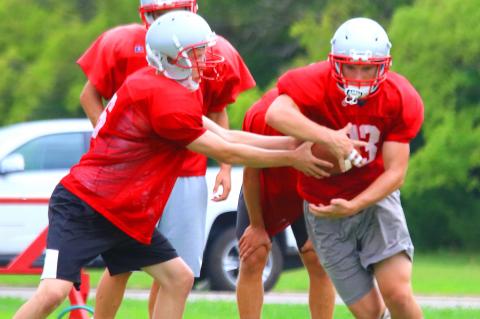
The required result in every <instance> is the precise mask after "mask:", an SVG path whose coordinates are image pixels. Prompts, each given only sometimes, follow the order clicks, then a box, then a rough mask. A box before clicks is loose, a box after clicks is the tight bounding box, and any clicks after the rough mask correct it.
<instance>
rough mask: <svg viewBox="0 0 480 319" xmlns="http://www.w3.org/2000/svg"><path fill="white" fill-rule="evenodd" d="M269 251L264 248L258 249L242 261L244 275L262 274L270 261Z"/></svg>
mask: <svg viewBox="0 0 480 319" xmlns="http://www.w3.org/2000/svg"><path fill="white" fill-rule="evenodd" d="M268 252H269V251H268V250H267V249H266V248H264V247H260V248H258V249H256V250H255V251H254V252H253V253H252V254H251V255H250V256H248V257H247V258H245V259H243V260H242V264H241V266H240V267H241V269H242V272H244V273H250V274H254V273H259V272H260V273H261V272H262V271H263V268H265V264H266V263H267V259H268Z"/></svg>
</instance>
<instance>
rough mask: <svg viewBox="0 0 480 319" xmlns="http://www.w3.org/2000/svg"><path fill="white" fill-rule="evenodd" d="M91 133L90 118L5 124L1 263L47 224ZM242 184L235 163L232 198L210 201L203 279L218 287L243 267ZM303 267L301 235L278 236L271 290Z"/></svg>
mask: <svg viewBox="0 0 480 319" xmlns="http://www.w3.org/2000/svg"><path fill="white" fill-rule="evenodd" d="M91 132H92V126H91V124H90V122H89V121H88V120H87V119H70V120H47V121H35V122H27V123H20V124H15V125H10V126H6V127H3V128H0V265H5V264H7V263H8V262H9V261H10V260H11V259H12V258H13V257H14V256H16V255H17V254H19V253H20V252H22V251H23V250H24V249H25V248H26V247H27V246H28V245H29V244H30V242H32V240H34V239H35V238H36V236H37V235H38V234H39V233H40V232H41V231H42V230H43V229H45V227H47V224H48V218H47V210H48V207H47V201H46V200H47V199H48V198H49V197H50V194H51V192H52V191H53V189H54V187H55V185H56V184H57V183H58V181H59V180H60V179H61V178H62V177H63V176H64V175H66V174H67V172H68V169H69V168H70V167H71V166H72V165H73V164H75V163H76V162H78V160H79V159H80V157H81V155H82V154H83V153H85V152H86V151H87V150H88V147H89V143H90V135H91ZM217 172H218V169H217V168H216V167H213V166H209V167H208V169H207V175H206V178H207V184H208V189H209V191H210V192H211V190H212V189H213V185H214V181H215V177H216V174H217ZM241 183H242V169H241V168H240V167H234V168H233V169H232V190H231V193H230V196H229V197H228V199H227V200H226V201H223V202H213V201H209V204H208V209H207V222H206V227H207V229H206V234H207V236H208V240H207V245H206V249H205V252H204V261H203V267H202V273H201V280H202V279H205V281H203V282H206V283H207V287H210V288H211V289H214V290H234V289H235V282H236V278H237V275H238V267H239V259H238V248H237V240H236V238H235V220H236V210H237V201H238V195H239V192H240V187H241ZM20 199H25V200H20ZM29 199H30V201H29ZM32 199H35V200H34V201H31V200H32ZM42 199H43V201H42ZM41 262H42V260H41V259H40V260H39V261H38V263H41ZM97 265H98V263H97ZM298 265H299V259H298V257H297V249H296V244H295V239H294V237H293V234H292V232H291V230H290V228H288V229H287V231H286V232H283V233H281V234H279V235H278V236H276V238H275V240H274V245H273V249H272V253H271V256H270V259H269V261H268V264H267V267H266V268H265V271H264V284H265V289H266V290H269V289H271V288H272V287H273V285H274V284H275V283H276V281H277V279H278V277H279V275H280V273H281V271H282V270H283V268H284V267H285V266H289V267H295V266H298Z"/></svg>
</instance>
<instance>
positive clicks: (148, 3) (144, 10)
mask: <svg viewBox="0 0 480 319" xmlns="http://www.w3.org/2000/svg"><path fill="white" fill-rule="evenodd" d="M175 9H185V10H188V11H192V12H195V13H196V12H197V9H198V6H197V0H140V7H139V8H138V12H139V13H140V17H141V18H142V21H143V23H144V24H145V25H146V26H147V27H148V26H150V25H151V24H152V23H153V21H155V15H154V12H156V11H163V10H175Z"/></svg>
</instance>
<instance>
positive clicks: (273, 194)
mask: <svg viewBox="0 0 480 319" xmlns="http://www.w3.org/2000/svg"><path fill="white" fill-rule="evenodd" d="M277 96H278V91H277V89H272V90H270V91H268V92H267V93H266V94H265V95H264V96H263V97H262V98H261V99H260V100H259V101H258V102H256V103H255V104H254V105H253V106H252V107H251V108H250V109H249V110H248V111H247V113H246V114H245V119H244V121H243V130H244V131H248V132H253V133H257V134H262V135H270V136H278V135H282V134H281V133H279V132H278V131H276V130H275V129H274V128H272V127H271V126H268V125H267V124H266V122H265V114H266V113H267V110H268V108H269V107H270V104H272V102H273V101H274V100H275V98H276V97H277ZM296 183H297V171H296V170H295V169H293V168H290V167H280V168H264V169H262V170H261V171H260V191H261V193H260V200H261V207H262V214H263V220H264V223H265V229H266V230H267V232H268V234H269V235H270V236H274V235H275V234H277V233H279V232H280V231H282V230H283V229H285V228H286V227H287V226H289V225H290V224H291V223H292V222H294V221H295V220H297V219H298V218H299V217H301V216H302V209H303V208H302V203H303V200H302V198H301V197H300V196H299V195H298V193H297V190H296Z"/></svg>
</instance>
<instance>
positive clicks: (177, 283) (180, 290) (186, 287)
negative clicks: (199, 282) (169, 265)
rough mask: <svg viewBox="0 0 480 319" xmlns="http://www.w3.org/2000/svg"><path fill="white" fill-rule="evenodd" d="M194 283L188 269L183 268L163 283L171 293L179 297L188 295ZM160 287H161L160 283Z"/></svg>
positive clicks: (191, 273) (190, 271)
mask: <svg viewBox="0 0 480 319" xmlns="http://www.w3.org/2000/svg"><path fill="white" fill-rule="evenodd" d="M193 283H194V276H193V272H192V270H191V269H190V268H188V267H184V269H181V270H180V271H178V272H177V273H176V274H175V277H174V278H171V279H170V280H168V281H167V283H165V285H166V288H168V289H169V291H171V292H172V293H175V294H179V295H188V294H189V293H190V291H191V290H192V287H193ZM160 285H163V284H162V283H161V284H160Z"/></svg>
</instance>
